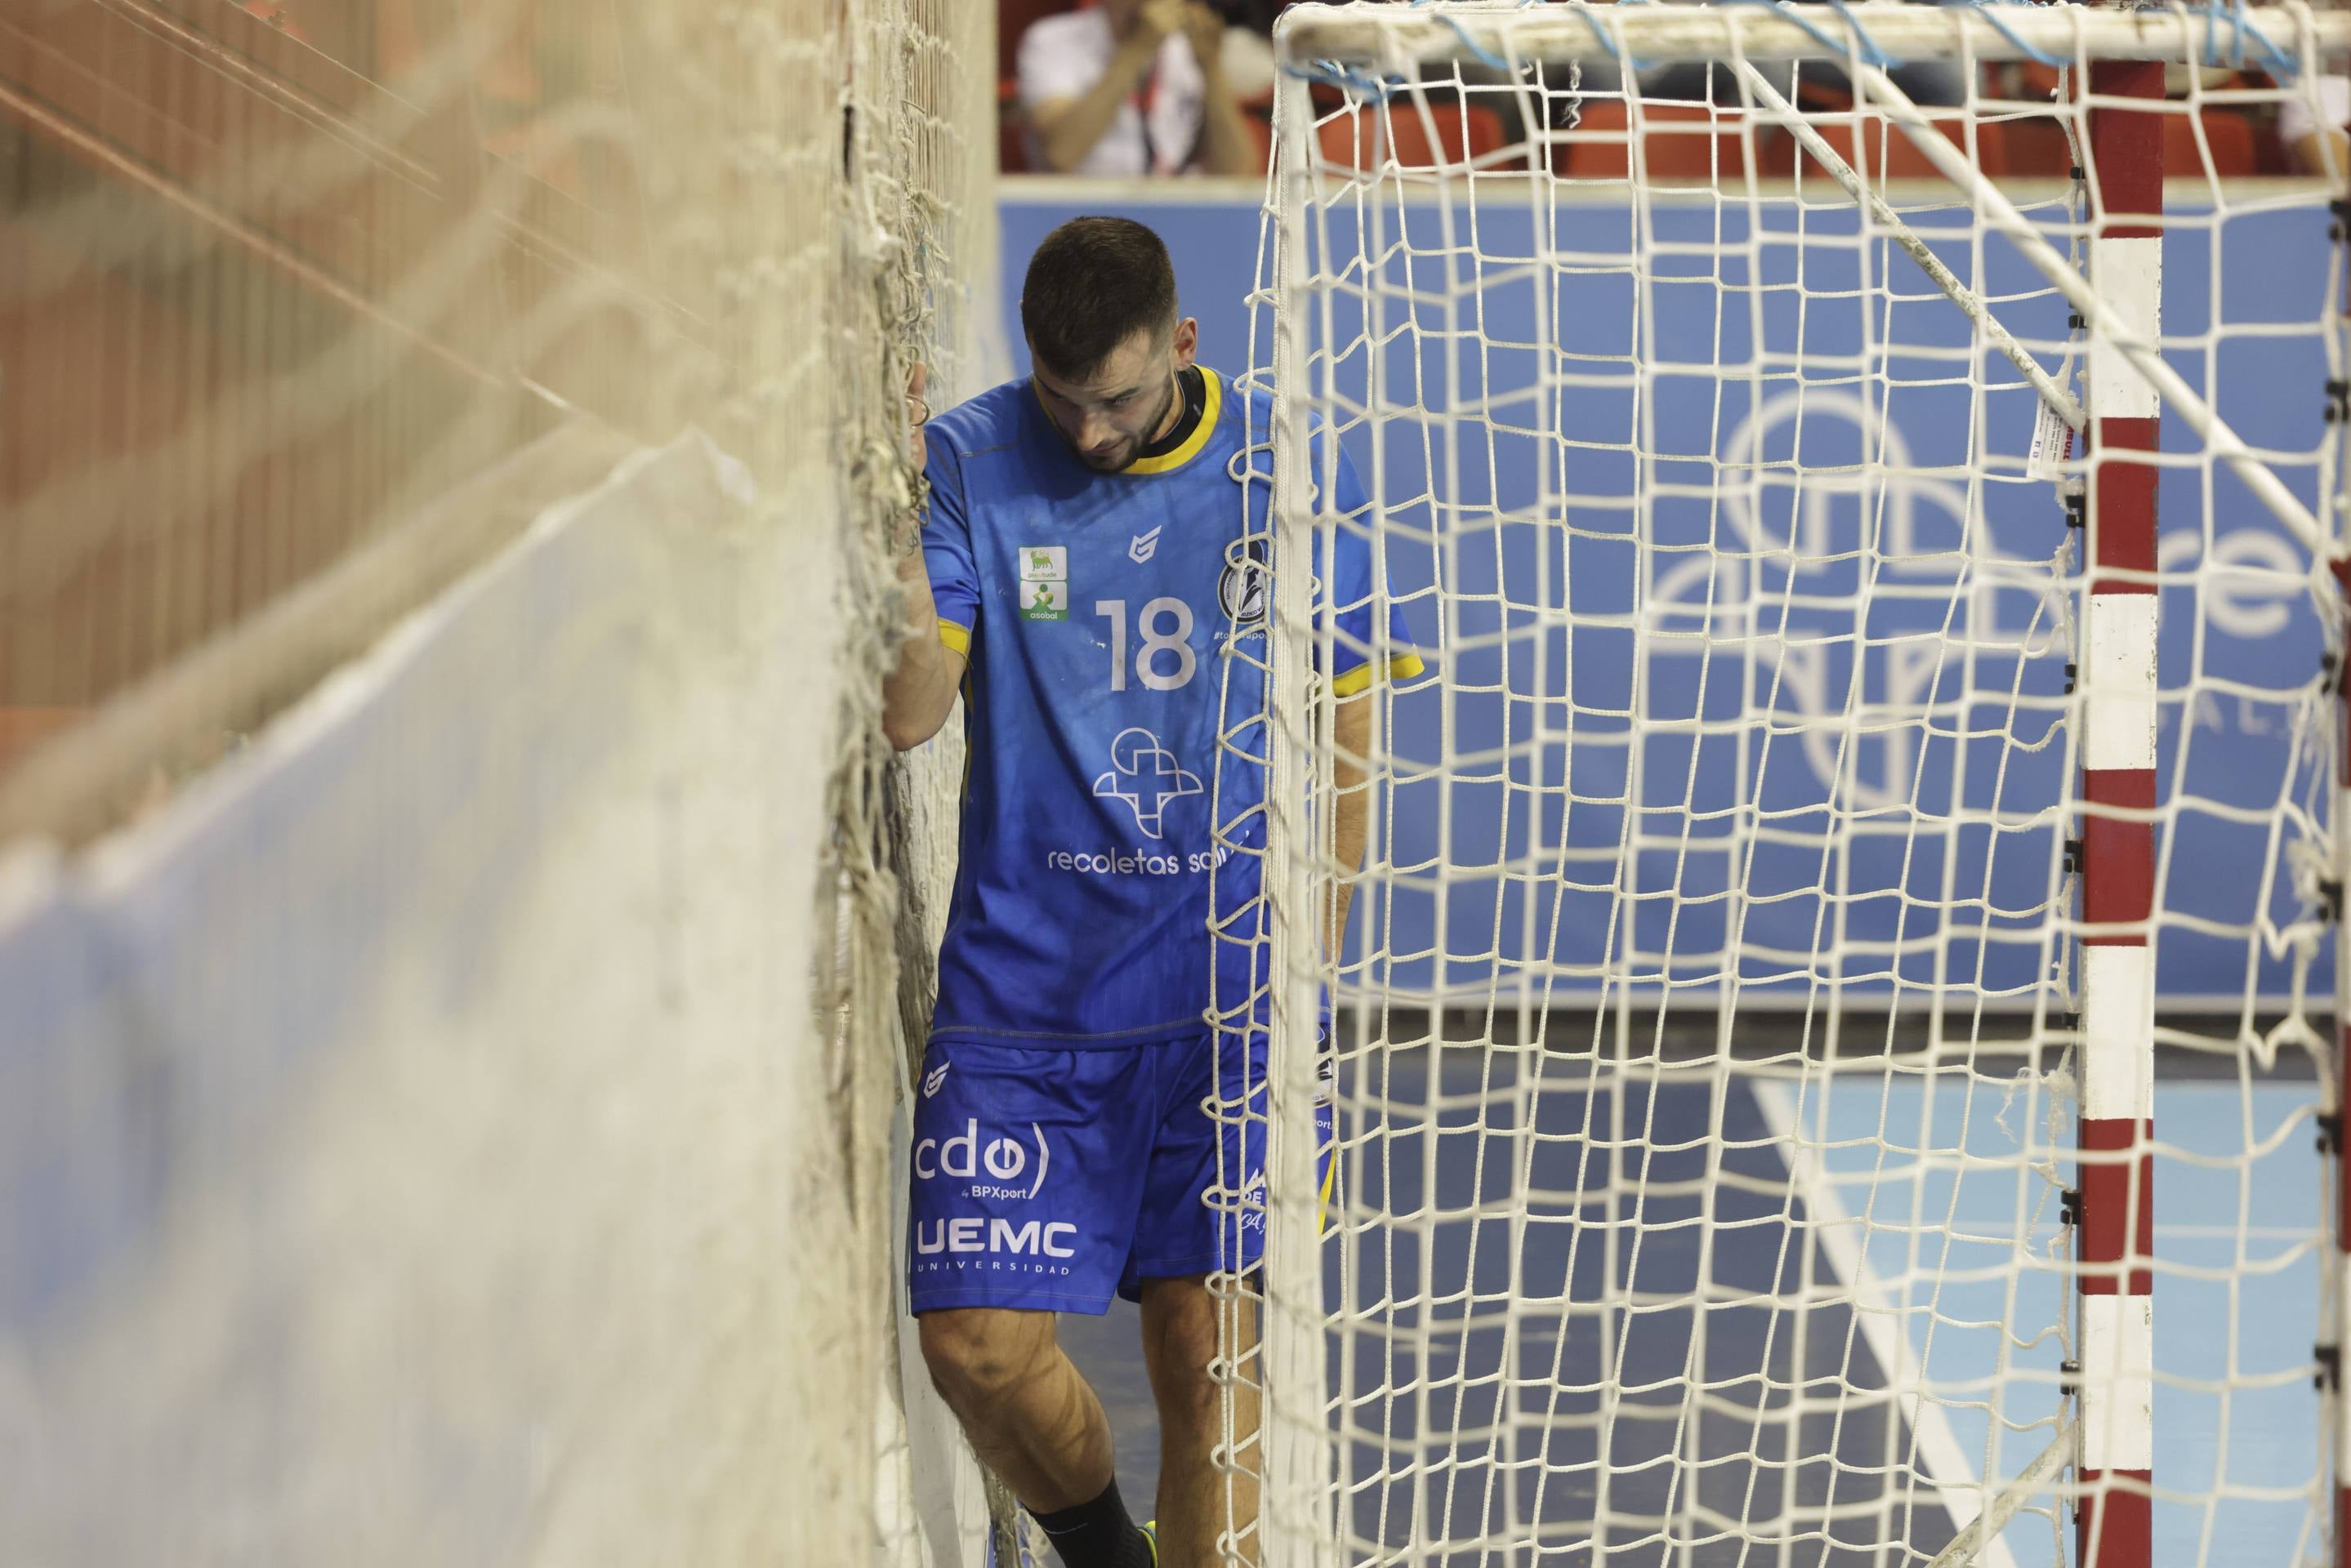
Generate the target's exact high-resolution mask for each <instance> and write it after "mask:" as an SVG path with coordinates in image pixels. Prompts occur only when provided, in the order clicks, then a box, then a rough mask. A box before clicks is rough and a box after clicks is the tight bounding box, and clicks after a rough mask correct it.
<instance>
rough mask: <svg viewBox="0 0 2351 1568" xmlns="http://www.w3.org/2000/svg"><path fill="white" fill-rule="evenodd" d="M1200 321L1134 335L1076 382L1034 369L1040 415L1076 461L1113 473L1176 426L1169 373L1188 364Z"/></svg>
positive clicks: (1175, 393)
mask: <svg viewBox="0 0 2351 1568" xmlns="http://www.w3.org/2000/svg"><path fill="white" fill-rule="evenodd" d="M1199 342H1200V325H1199V323H1198V322H1196V321H1195V320H1193V319H1192V318H1191V317H1188V316H1187V317H1185V318H1184V319H1183V320H1181V321H1179V322H1177V323H1176V324H1175V331H1174V332H1172V333H1170V334H1168V335H1167V336H1166V337H1164V338H1163V337H1160V335H1159V334H1157V333H1155V332H1152V331H1149V330H1147V329H1146V330H1144V331H1141V332H1137V333H1135V334H1134V336H1133V337H1129V338H1128V339H1127V340H1126V341H1125V342H1123V343H1122V344H1120V345H1119V346H1118V348H1115V349H1114V350H1113V351H1112V353H1111V355H1110V357H1109V358H1106V359H1104V360H1103V361H1102V363H1101V364H1100V365H1099V366H1097V367H1096V368H1095V369H1094V372H1093V374H1092V375H1091V376H1088V377H1086V378H1085V379H1082V380H1080V379H1075V378H1072V377H1068V376H1062V375H1060V374H1057V373H1056V372H1055V371H1054V370H1053V369H1050V367H1048V366H1045V365H1039V366H1036V367H1035V378H1036V382H1037V392H1038V395H1039V397H1040V399H1041V400H1042V401H1043V402H1044V405H1045V412H1046V414H1047V416H1048V417H1050V419H1051V420H1052V421H1053V428H1054V429H1055V430H1057V431H1061V439H1062V440H1063V441H1068V442H1069V443H1070V450H1071V452H1075V453H1077V455H1078V461H1079V462H1082V463H1084V464H1085V465H1086V466H1087V467H1088V468H1091V469H1092V470H1093V471H1094V472H1097V473H1116V472H1118V471H1119V470H1121V469H1123V468H1125V467H1127V466H1128V465H1129V464H1131V463H1133V462H1134V460H1135V459H1136V458H1137V457H1139V456H1140V455H1142V452H1143V449H1144V447H1146V446H1149V445H1150V444H1151V443H1152V442H1153V441H1156V440H1158V439H1159V437H1160V436H1162V435H1164V434H1165V433H1166V431H1168V429H1169V428H1170V427H1172V426H1173V425H1174V424H1175V417H1176V413H1177V408H1178V392H1179V389H1178V388H1177V386H1176V381H1175V374H1176V372H1177V371H1179V370H1182V369H1185V368H1186V366H1188V365H1190V364H1191V363H1192V357H1193V355H1194V353H1195V352H1196V350H1197V348H1198V347H1199Z"/></svg>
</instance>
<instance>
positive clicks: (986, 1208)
mask: <svg viewBox="0 0 2351 1568" xmlns="http://www.w3.org/2000/svg"><path fill="white" fill-rule="evenodd" d="M1133 1079H1134V1071H1133V1056H1132V1054H1129V1053H1124V1052H1106V1051H1092V1052H1087V1051H1046V1050H1031V1049H1028V1048H1025V1047H1017V1046H1001V1047H999V1046H991V1045H972V1044H955V1045H941V1044H935V1045H934V1046H933V1048H932V1050H931V1052H930V1054H929V1058H928V1060H927V1061H926V1062H925V1073H924V1075H923V1089H922V1096H921V1098H920V1099H919V1100H918V1101H917V1102H916V1103H915V1107H914V1158H913V1178H914V1181H913V1192H912V1195H911V1199H912V1200H911V1203H910V1205H909V1208H910V1214H909V1220H910V1222H911V1226H912V1229H913V1231H914V1236H913V1241H914V1245H913V1248H912V1250H911V1251H912V1255H911V1256H910V1258H909V1259H908V1262H907V1286H908V1292H909V1296H910V1300H911V1304H912V1306H913V1308H914V1314H915V1315H916V1317H917V1319H918V1320H919V1324H920V1331H921V1336H922V1347H923V1359H924V1361H925V1364H926V1365H927V1366H929V1368H930V1372H931V1380H932V1381H933V1382H934V1383H935V1384H936V1385H937V1386H938V1389H939V1393H940V1395H941V1396H942V1397H944V1398H945V1399H946V1402H947V1407H948V1408H949V1409H951V1410H953V1411H954V1412H955V1413H956V1418H957V1419H958V1420H959V1421H960V1422H961V1423H962V1425H963V1428H964V1432H965V1435H966V1436H967V1437H968V1438H970V1440H971V1444H972V1447H973V1449H975V1450H976V1451H977V1453H978V1454H979V1457H980V1458H981V1459H984V1460H985V1461H987V1464H988V1465H989V1466H990V1467H991V1468H993V1469H995V1470H996V1472H997V1474H998V1475H999V1476H1001V1477H1002V1478H1003V1479H1004V1481H1005V1484H1006V1485H1008V1486H1009V1487H1010V1488H1011V1489H1012V1493H1013V1495H1014V1496H1015V1497H1017V1498H1019V1500H1020V1502H1021V1505H1022V1506H1023V1507H1024V1508H1026V1509H1027V1510H1028V1511H1029V1512H1030V1513H1031V1514H1032V1515H1034V1516H1035V1517H1036V1519H1037V1521H1038V1523H1039V1524H1040V1525H1042V1526H1043V1527H1044V1530H1045V1532H1046V1534H1047V1535H1048V1536H1049V1537H1050V1538H1051V1540H1052V1541H1053V1543H1054V1547H1055V1550H1056V1551H1057V1552H1059V1553H1060V1555H1061V1561H1062V1563H1064V1564H1065V1565H1066V1568H1149V1564H1150V1562H1151V1548H1150V1545H1149V1542H1147V1541H1146V1540H1145V1539H1144V1534H1143V1532H1142V1531H1141V1529H1140V1528H1139V1527H1137V1526H1136V1524H1135V1522H1134V1519H1133V1518H1132V1517H1131V1516H1130V1515H1129V1513H1128V1511H1127V1509H1126V1505H1125V1503H1124V1502H1123V1501H1122V1500H1121V1498H1120V1497H1119V1494H1118V1485H1117V1482H1116V1480H1114V1479H1113V1477H1114V1469H1113V1454H1112V1443H1111V1431H1110V1423H1109V1422H1108V1420H1106V1419H1105V1418H1104V1417H1103V1414H1102V1402H1101V1401H1100V1400H1099V1399H1098V1398H1096V1397H1095V1396H1094V1392H1093V1390H1092V1388H1090V1387H1089V1386H1087V1385H1086V1381H1085V1379H1084V1377H1083V1376H1081V1375H1080V1373H1079V1372H1078V1369H1077V1367H1076V1366H1073V1365H1071V1361H1070V1358H1069V1357H1068V1355H1065V1354H1064V1353H1063V1352H1062V1350H1061V1344H1060V1341H1059V1339H1058V1337H1057V1335H1056V1334H1055V1333H1054V1315H1055V1314H1057V1313H1061V1312H1090V1313H1101V1312H1102V1311H1104V1310H1106V1309H1107V1308H1108V1307H1109V1305H1110V1299H1111V1296H1112V1294H1113V1292H1114V1291H1115V1289H1116V1288H1117V1286H1118V1284H1119V1282H1120V1279H1121V1275H1122V1273H1123V1270H1124V1268H1125V1265H1126V1262H1127V1259H1128V1257H1129V1256H1130V1254H1131V1252H1132V1251H1133V1247H1134V1224H1135V1215H1136V1211H1137V1210H1138V1209H1139V1207H1140V1205H1141V1201H1142V1185H1143V1178H1142V1173H1141V1171H1140V1170H1139V1169H1138V1168H1137V1167H1136V1164H1135V1161H1134V1157H1133V1150H1134V1147H1136V1146H1137V1145H1139V1144H1146V1143H1147V1142H1148V1140H1149V1138H1150V1137H1151V1129H1152V1127H1153V1126H1154V1124H1155V1119H1156V1116H1157V1103H1156V1096H1153V1095H1144V1096H1140V1098H1141V1100H1142V1102H1143V1103H1140V1104H1138V1103H1136V1102H1137V1099H1138V1096H1137V1095H1136V1094H1135V1092H1134V1083H1133Z"/></svg>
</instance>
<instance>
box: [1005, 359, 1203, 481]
mask: <svg viewBox="0 0 2351 1568" xmlns="http://www.w3.org/2000/svg"><path fill="white" fill-rule="evenodd" d="M1200 379H1201V380H1202V381H1203V382H1204V383H1205V386H1204V390H1205V391H1206V392H1207V397H1206V398H1205V399H1203V400H1202V402H1201V405H1200V422H1199V423H1198V424H1197V425H1196V426H1194V427H1193V430H1192V433H1191V434H1190V435H1188V436H1186V437H1185V438H1184V444H1183V445H1182V446H1179V447H1177V448H1176V449H1175V451H1174V452H1164V453H1162V454H1161V455H1159V456H1157V457H1141V458H1137V459H1135V460H1134V462H1131V463H1129V464H1127V465H1126V466H1125V467H1124V468H1123V469H1121V470H1119V472H1121V473H1142V474H1152V473H1173V472H1175V470H1177V469H1179V468H1181V467H1183V466H1184V465H1185V464H1186V463H1187V462H1191V461H1192V460H1193V459H1194V458H1196V457H1197V456H1199V455H1200V452H1201V449H1202V448H1204V447H1206V446H1207V444H1208V437H1209V435H1210V434H1211V433H1213V432H1214V431H1215V430H1216V428H1217V414H1218V413H1220V412H1221V411H1222V410H1223V409H1224V406H1225V392H1224V378H1223V377H1221V376H1219V375H1217V373H1216V372H1215V371H1214V370H1211V369H1208V368H1207V366H1206V365H1202V366H1201V367H1200ZM1029 396H1030V397H1032V398H1035V399H1036V400H1037V406H1038V407H1039V408H1040V409H1042V408H1044V407H1045V392H1044V389H1042V388H1041V387H1040V386H1038V385H1037V378H1036V377H1034V376H1031V377H1029ZM1052 417H1053V416H1052V414H1051V413H1050V411H1048V412H1047V414H1046V416H1045V418H1046V421H1047V422H1048V423H1050V422H1051V421H1052Z"/></svg>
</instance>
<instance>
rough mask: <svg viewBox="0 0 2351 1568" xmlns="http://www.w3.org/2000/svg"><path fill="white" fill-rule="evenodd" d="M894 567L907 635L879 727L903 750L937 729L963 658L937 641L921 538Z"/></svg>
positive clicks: (951, 705)
mask: <svg viewBox="0 0 2351 1568" xmlns="http://www.w3.org/2000/svg"><path fill="white" fill-rule="evenodd" d="M897 570H898V591H899V593H900V594H901V595H902V596H903V597H904V603H905V607H906V640H905V641H904V643H903V644H901V645H900V647H899V649H898V667H897V668H896V669H895V670H892V671H891V672H890V673H889V675H888V676H887V677H885V678H884V679H883V682H882V732H883V735H885V736H887V737H888V739H889V742H890V744H891V745H893V746H894V747H895V748H897V749H898V750H899V751H902V752H904V751H908V750H911V749H912V748H914V747H915V746H919V745H921V744H922V743H923V742H925V741H927V740H929V739H930V738H931V737H932V736H933V735H935V734H937V733H938V732H939V726H940V725H942V724H944V723H946V722H947V715H948V714H949V713H951V712H953V711H955V700H956V687H957V686H959V685H961V684H962V682H963V671H964V664H965V662H966V661H965V659H964V656H963V655H962V654H960V653H957V652H956V650H955V649H952V648H949V647H948V646H947V645H946V643H944V642H942V641H940V640H939V612H938V608H937V607H936V605H935V603H934V601H933V599H932V597H931V579H930V575H929V573H928V572H926V571H925V569H924V566H923V549H922V545H921V544H920V543H919V542H917V543H916V544H915V545H914V546H913V547H912V548H910V549H908V550H907V551H906V552H905V553H904V555H903V556H900V557H899V558H898V563H897Z"/></svg>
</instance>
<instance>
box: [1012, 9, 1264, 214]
mask: <svg viewBox="0 0 2351 1568" xmlns="http://www.w3.org/2000/svg"><path fill="white" fill-rule="evenodd" d="M1224 36H1225V22H1224V18H1223V17H1221V16H1217V14H1216V13H1215V12H1214V11H1211V10H1210V9H1208V7H1207V6H1206V5H1201V4H1199V3H1198V0H1102V3H1101V4H1100V5H1095V6H1093V7H1092V8H1091V9H1088V10H1083V11H1071V12H1065V13H1063V14H1062V15H1061V16H1044V17H1040V18H1039V19H1038V20H1037V21H1035V22H1032V23H1030V24H1029V30H1028V31H1027V32H1026V33H1024V34H1022V35H1021V36H1020V106H1021V109H1022V110H1023V111H1024V112H1025V113H1026V114H1027V116H1028V120H1029V157H1030V160H1031V161H1033V162H1034V163H1035V164H1036V166H1037V167H1038V168H1040V169H1047V170H1051V171H1054V172H1056V173H1061V174H1111V175H1119V174H1124V175H1142V174H1180V173H1182V172H1184V171H1186V170H1191V169H1197V170H1200V171H1203V172H1205V173H1209V174H1255V173H1259V172H1260V169H1259V165H1258V151H1257V143H1256V140H1255V139H1254V138H1253V137H1251V136H1250V135H1249V127H1248V125H1247V123H1246V122H1244V120H1243V119H1242V118H1241V108H1240V105H1239V103H1238V101H1237V100H1236V99H1235V98H1234V96H1233V90H1232V88H1231V86H1230V85H1229V84H1228V82H1227V80H1226V77H1225V69H1224V48H1223V45H1224Z"/></svg>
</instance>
